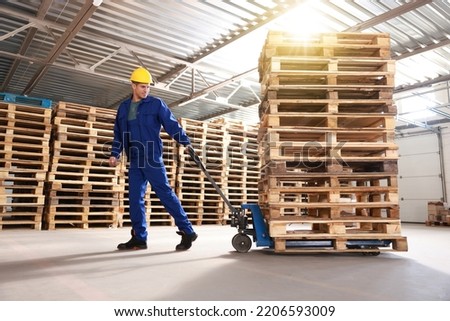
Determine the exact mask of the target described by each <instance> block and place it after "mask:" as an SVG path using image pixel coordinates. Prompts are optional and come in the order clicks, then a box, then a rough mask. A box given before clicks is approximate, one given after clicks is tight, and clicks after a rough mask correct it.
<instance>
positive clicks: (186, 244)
mask: <svg viewBox="0 0 450 321" xmlns="http://www.w3.org/2000/svg"><path fill="white" fill-rule="evenodd" d="M177 234H178V235H181V243H180V244H178V245H177V246H176V247H175V249H176V250H177V251H186V250H189V249H190V248H191V246H192V242H194V241H195V240H196V239H197V237H198V235H197V234H196V233H192V234H186V233H185V232H182V231H177Z"/></svg>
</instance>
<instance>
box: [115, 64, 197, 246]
mask: <svg viewBox="0 0 450 321" xmlns="http://www.w3.org/2000/svg"><path fill="white" fill-rule="evenodd" d="M130 81H131V88H132V90H133V93H132V96H131V97H130V98H128V99H126V100H125V101H123V102H122V103H121V104H120V106H119V109H118V110H117V116H116V121H115V124H114V141H113V145H112V150H111V156H110V158H109V164H110V166H117V164H118V162H119V158H120V154H121V152H122V151H125V153H126V154H127V156H128V159H129V161H130V165H129V168H128V183H129V200H130V218H131V224H132V230H131V239H130V240H129V241H128V242H126V243H120V244H119V245H118V246H117V248H118V249H119V250H132V249H146V248H147V222H146V218H145V212H146V211H145V203H144V196H145V193H146V190H147V184H148V183H149V182H150V184H151V186H152V189H153V191H154V192H155V194H156V195H157V196H158V198H159V199H160V201H161V203H162V204H163V205H164V207H165V209H166V210H167V211H168V212H169V214H170V215H171V216H172V217H173V218H174V221H175V225H176V226H177V227H178V229H179V231H177V233H178V234H179V235H181V243H180V244H178V245H177V246H176V248H175V249H176V250H177V251H184V250H187V249H189V248H190V247H191V245H192V242H193V241H195V240H196V239H197V234H196V233H195V232H194V230H193V227H192V224H191V222H190V221H189V219H188V217H187V215H186V212H185V211H184V209H183V207H182V206H181V203H180V200H179V199H178V197H177V196H176V195H175V193H174V191H173V189H172V187H171V186H170V185H169V182H168V179H167V173H166V168H165V166H164V163H163V143H162V141H161V137H160V131H161V126H163V127H164V129H165V130H166V132H167V133H168V134H169V135H170V136H171V137H172V138H173V139H175V140H176V141H177V142H178V143H179V144H182V145H184V146H188V145H190V140H189V137H188V136H187V135H186V133H185V131H184V130H183V128H181V126H180V124H179V123H178V121H177V119H176V118H175V117H174V115H173V114H172V112H171V111H170V109H169V108H168V107H167V105H166V103H165V102H164V101H163V100H162V99H160V98H157V97H152V96H149V91H150V83H151V82H152V77H151V74H150V72H149V71H148V70H146V69H145V68H143V67H139V68H137V69H135V70H134V71H133V72H132V74H131V77H130Z"/></svg>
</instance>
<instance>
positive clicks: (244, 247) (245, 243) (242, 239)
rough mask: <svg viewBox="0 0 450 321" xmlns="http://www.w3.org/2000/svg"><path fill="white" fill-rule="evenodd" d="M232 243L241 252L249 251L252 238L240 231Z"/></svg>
mask: <svg viewBox="0 0 450 321" xmlns="http://www.w3.org/2000/svg"><path fill="white" fill-rule="evenodd" d="M231 244H232V245H233V247H234V249H235V250H236V251H238V252H239V253H247V252H248V251H249V250H250V248H251V247H252V240H251V238H250V237H249V236H248V235H246V234H242V233H238V234H236V235H235V236H233V239H232V240H231Z"/></svg>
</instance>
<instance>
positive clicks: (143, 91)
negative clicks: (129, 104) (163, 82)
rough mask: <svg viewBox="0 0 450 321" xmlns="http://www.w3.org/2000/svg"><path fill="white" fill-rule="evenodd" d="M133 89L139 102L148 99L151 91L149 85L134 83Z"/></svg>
mask: <svg viewBox="0 0 450 321" xmlns="http://www.w3.org/2000/svg"><path fill="white" fill-rule="evenodd" d="M132 87H133V97H134V98H136V99H138V100H141V99H144V98H146V97H147V96H148V93H149V91H150V85H148V84H138V83H133V84H132Z"/></svg>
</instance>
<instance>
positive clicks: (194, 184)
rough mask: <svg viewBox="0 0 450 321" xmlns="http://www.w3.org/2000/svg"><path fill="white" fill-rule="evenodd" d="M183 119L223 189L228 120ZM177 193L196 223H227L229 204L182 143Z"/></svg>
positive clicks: (184, 126)
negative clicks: (211, 121)
mask: <svg viewBox="0 0 450 321" xmlns="http://www.w3.org/2000/svg"><path fill="white" fill-rule="evenodd" d="M179 121H180V124H181V126H182V127H183V128H184V129H185V131H186V133H187V135H188V136H189V138H190V140H191V145H192V147H193V148H194V150H195V151H196V153H197V155H198V156H199V158H200V159H201V161H202V162H203V164H204V165H205V167H206V169H207V170H208V172H209V174H210V175H211V177H212V178H213V179H214V181H215V182H216V184H217V186H219V188H220V189H222V190H223V189H224V188H225V179H226V177H225V166H224V159H225V158H226V145H225V126H224V124H220V123H207V122H204V121H196V120H190V119H185V118H182V119H180V120H179ZM176 193H177V195H178V197H179V199H180V201H181V204H182V205H183V207H184V209H185V210H186V213H187V214H188V217H189V219H190V221H191V222H192V224H196V225H202V224H223V223H225V215H224V212H225V208H224V206H225V205H224V203H223V200H222V198H221V197H220V195H219V194H218V193H217V191H216V190H215V189H214V187H213V186H212V185H211V183H210V182H209V180H208V178H207V177H206V175H205V174H204V173H203V172H202V170H201V169H200V168H199V167H198V166H197V164H196V163H195V162H194V161H193V160H192V159H191V157H190V156H189V154H188V153H187V151H186V149H185V148H184V147H182V146H181V147H180V148H179V164H178V170H177V187H176Z"/></svg>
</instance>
